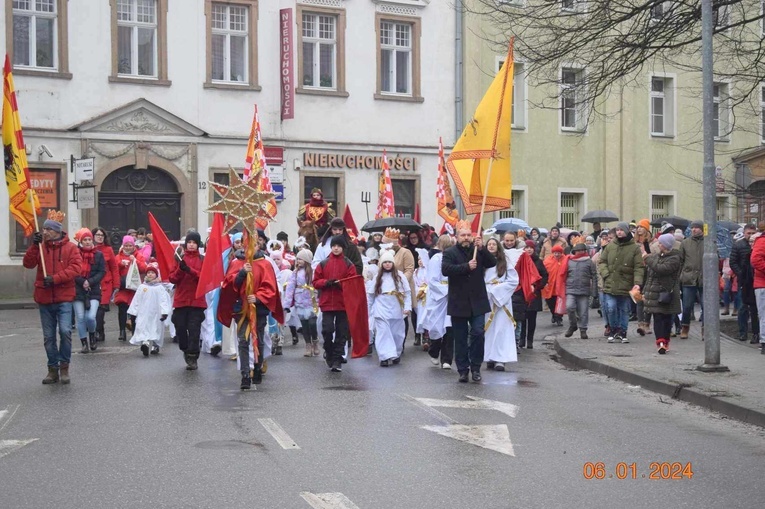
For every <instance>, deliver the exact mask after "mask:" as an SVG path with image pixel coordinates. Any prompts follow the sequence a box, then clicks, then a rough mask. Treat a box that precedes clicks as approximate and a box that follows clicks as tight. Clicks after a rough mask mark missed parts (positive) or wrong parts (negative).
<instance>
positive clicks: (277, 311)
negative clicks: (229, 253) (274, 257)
mask: <svg viewBox="0 0 765 509" xmlns="http://www.w3.org/2000/svg"><path fill="white" fill-rule="evenodd" d="M244 264H245V261H244V260H237V259H234V260H232V261H231V264H230V265H229V267H228V272H227V273H226V279H224V281H223V286H221V291H220V302H219V303H218V316H217V318H218V321H219V322H220V323H222V324H223V325H225V326H226V327H228V326H229V325H231V319H232V318H233V316H234V304H235V303H236V301H237V300H239V299H241V300H242V302H243V303H246V302H247V290H246V283H243V284H242V286H241V287H240V288H239V289H238V290H237V289H236V288H235V287H234V283H235V281H236V275H237V274H238V273H239V270H240V269H241V268H242V267H244ZM252 288H253V293H254V294H255V297H257V299H258V302H262V303H263V304H264V305H265V306H266V307H267V308H268V310H269V311H271V315H272V316H273V317H274V319H275V320H276V321H277V322H279V323H282V324H283V323H284V309H282V299H281V297H280V296H279V285H278V284H277V282H276V274H274V270H273V268H272V267H271V264H270V262H269V261H268V260H266V259H265V258H258V259H256V260H253V261H252Z"/></svg>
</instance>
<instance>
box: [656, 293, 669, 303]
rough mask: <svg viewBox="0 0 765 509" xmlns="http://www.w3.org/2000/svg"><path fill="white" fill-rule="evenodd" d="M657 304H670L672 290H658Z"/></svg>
mask: <svg viewBox="0 0 765 509" xmlns="http://www.w3.org/2000/svg"><path fill="white" fill-rule="evenodd" d="M659 304H672V292H659Z"/></svg>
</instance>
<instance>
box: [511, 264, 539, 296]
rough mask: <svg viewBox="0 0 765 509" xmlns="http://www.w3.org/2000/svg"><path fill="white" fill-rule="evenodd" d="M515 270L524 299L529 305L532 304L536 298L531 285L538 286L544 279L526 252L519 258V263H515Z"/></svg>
mask: <svg viewBox="0 0 765 509" xmlns="http://www.w3.org/2000/svg"><path fill="white" fill-rule="evenodd" d="M515 270H516V271H517V272H518V278H519V280H520V287H521V291H523V298H524V299H525V300H526V303H527V304H531V303H532V302H533V300H534V298H535V297H536V295H535V294H534V292H533V291H531V285H536V284H537V283H538V282H539V281H540V280H541V279H542V276H540V275H539V271H538V270H537V266H536V265H535V264H534V260H532V259H531V256H529V254H528V253H526V252H524V253H523V254H522V255H521V256H520V258H518V261H517V262H516V263H515ZM540 290H541V289H540ZM516 291H517V290H516Z"/></svg>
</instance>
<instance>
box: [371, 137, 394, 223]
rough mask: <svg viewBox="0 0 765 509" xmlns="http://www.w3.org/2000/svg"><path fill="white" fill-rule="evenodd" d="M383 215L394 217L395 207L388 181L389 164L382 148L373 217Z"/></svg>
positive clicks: (391, 188)
mask: <svg viewBox="0 0 765 509" xmlns="http://www.w3.org/2000/svg"><path fill="white" fill-rule="evenodd" d="M384 217H396V209H395V207H394V206H393V184H392V183H391V181H390V166H388V155H387V154H386V153H385V151H384V150H383V157H382V171H381V172H380V182H379V184H378V186H377V213H376V214H375V219H382V218H384Z"/></svg>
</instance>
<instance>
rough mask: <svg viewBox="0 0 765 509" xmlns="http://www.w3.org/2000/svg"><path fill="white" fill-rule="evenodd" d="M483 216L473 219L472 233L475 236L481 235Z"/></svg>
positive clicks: (479, 215) (476, 216)
mask: <svg viewBox="0 0 765 509" xmlns="http://www.w3.org/2000/svg"><path fill="white" fill-rule="evenodd" d="M481 230H483V228H481V214H476V215H475V217H474V218H473V222H472V223H470V231H472V232H473V234H474V235H480V234H481Z"/></svg>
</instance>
